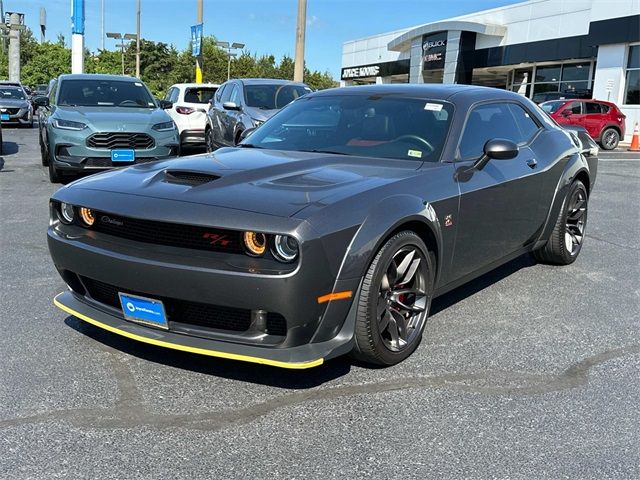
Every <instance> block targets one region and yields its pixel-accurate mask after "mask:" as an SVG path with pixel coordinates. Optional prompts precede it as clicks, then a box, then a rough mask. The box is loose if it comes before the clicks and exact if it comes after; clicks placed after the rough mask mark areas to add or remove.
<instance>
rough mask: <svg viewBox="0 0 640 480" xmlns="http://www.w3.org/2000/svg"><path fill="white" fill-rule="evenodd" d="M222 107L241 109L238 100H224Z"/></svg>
mask: <svg viewBox="0 0 640 480" xmlns="http://www.w3.org/2000/svg"><path fill="white" fill-rule="evenodd" d="M222 108H224V109H225V110H240V105H238V104H237V103H236V102H224V103H223V104H222Z"/></svg>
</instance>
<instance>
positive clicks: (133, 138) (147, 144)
mask: <svg viewBox="0 0 640 480" xmlns="http://www.w3.org/2000/svg"><path fill="white" fill-rule="evenodd" d="M154 145H155V142H154V140H153V138H152V137H150V136H149V135H147V134H146V133H126V132H107V133H94V134H93V135H91V136H90V137H89V138H87V147H90V148H105V149H107V150H112V149H114V148H138V149H144V148H153V146H154Z"/></svg>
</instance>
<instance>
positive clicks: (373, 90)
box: [310, 83, 525, 100]
mask: <svg viewBox="0 0 640 480" xmlns="http://www.w3.org/2000/svg"><path fill="white" fill-rule="evenodd" d="M482 93H486V94H487V95H490V98H487V99H491V98H493V99H503V100H507V99H520V100H522V99H524V98H525V97H524V96H523V95H521V94H519V93H515V92H509V91H507V90H502V89H499V88H492V87H479V86H476V85H460V84H441V83H428V84H427V83H413V84H409V83H403V84H392V85H389V84H387V85H358V86H352V87H342V88H330V89H327V90H321V91H318V92H314V93H313V94H310V95H313V96H323V95H367V96H376V95H397V96H407V97H412V96H414V97H423V98H430V99H433V100H450V99H451V97H453V96H454V95H455V96H459V97H458V98H460V97H465V96H477V95H481V94H482Z"/></svg>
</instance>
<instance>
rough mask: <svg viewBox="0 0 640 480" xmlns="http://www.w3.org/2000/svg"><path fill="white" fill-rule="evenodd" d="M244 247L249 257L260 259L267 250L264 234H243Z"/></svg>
mask: <svg viewBox="0 0 640 480" xmlns="http://www.w3.org/2000/svg"><path fill="white" fill-rule="evenodd" d="M244 246H245V247H246V249H247V253H248V254H249V255H252V256H254V257H260V256H262V255H264V252H265V251H266V250H267V237H266V236H265V234H264V233H257V232H244Z"/></svg>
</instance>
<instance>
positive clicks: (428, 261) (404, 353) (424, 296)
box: [352, 231, 435, 366]
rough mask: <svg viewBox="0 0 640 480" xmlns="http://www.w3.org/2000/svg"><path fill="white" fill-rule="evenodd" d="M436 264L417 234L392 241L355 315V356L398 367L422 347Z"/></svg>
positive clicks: (380, 254)
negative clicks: (421, 341)
mask: <svg viewBox="0 0 640 480" xmlns="http://www.w3.org/2000/svg"><path fill="white" fill-rule="evenodd" d="M434 277H435V276H434V265H433V260H432V256H431V254H430V253H429V250H428V249H427V247H426V245H425V244H424V242H423V241H422V239H421V238H420V237H419V236H418V235H416V234H415V233H414V232H412V231H402V232H400V233H398V234H396V235H394V236H393V237H391V238H390V239H389V240H388V241H387V242H386V243H385V244H384V245H383V246H382V248H381V249H380V250H379V251H378V253H377V255H376V256H375V258H374V259H373V261H372V262H371V265H370V266H369V269H368V271H367V273H366V275H365V277H364V280H363V283H362V288H361V291H360V298H359V301H358V310H357V313H356V326H355V335H354V336H355V342H356V345H355V347H354V350H353V352H352V355H353V356H354V357H355V358H357V359H359V360H362V361H364V362H367V363H372V364H376V365H384V366H389V365H395V364H396V363H399V362H401V361H403V360H404V359H406V358H407V357H408V356H409V355H411V354H412V353H413V351H414V350H415V349H416V348H417V346H418V345H419V343H420V340H421V338H422V331H423V330H424V325H425V323H426V320H427V316H428V314H429V307H430V306H431V297H432V295H433V282H434Z"/></svg>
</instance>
